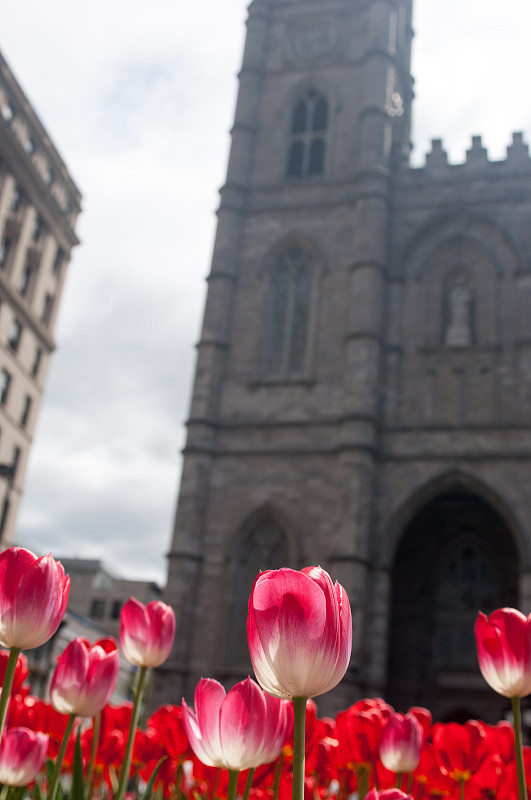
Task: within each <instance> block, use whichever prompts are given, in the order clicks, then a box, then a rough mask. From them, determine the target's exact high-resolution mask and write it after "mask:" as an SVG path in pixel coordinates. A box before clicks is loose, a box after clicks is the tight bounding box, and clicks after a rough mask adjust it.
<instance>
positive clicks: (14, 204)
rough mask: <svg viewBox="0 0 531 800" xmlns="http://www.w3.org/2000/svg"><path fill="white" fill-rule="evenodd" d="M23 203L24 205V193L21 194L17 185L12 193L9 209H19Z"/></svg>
mask: <svg viewBox="0 0 531 800" xmlns="http://www.w3.org/2000/svg"><path fill="white" fill-rule="evenodd" d="M21 205H22V195H21V193H20V191H19V190H18V189H17V187H16V186H15V187H14V188H13V193H12V195H11V202H10V204H9V210H10V211H18V209H19V208H20V206H21Z"/></svg>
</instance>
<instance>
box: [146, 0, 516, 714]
mask: <svg viewBox="0 0 531 800" xmlns="http://www.w3.org/2000/svg"><path fill="white" fill-rule="evenodd" d="M420 1H421V0H419V2H420ZM411 16H412V0H253V2H252V3H251V5H250V7H249V15H248V21H247V38H246V45H245V51H244V56H243V63H242V68H241V72H240V76H239V80H240V86H239V94H238V101H237V107H236V112H235V120H234V126H233V129H232V147H231V153H230V159H229V165H228V170H227V177H226V182H225V185H224V187H223V189H222V190H221V203H220V207H219V211H218V229H217V235H216V241H215V247H214V253H213V260H212V266H211V271H210V275H209V278H208V296H207V300H206V308H205V313H204V321H203V327H202V332H201V337H200V341H199V344H198V352H197V367H196V374H195V381H194V387H193V396H192V401H191V409H190V417H189V420H188V436H187V442H186V446H185V451H184V464H183V473H182V483H181V488H180V495H179V501H178V508H177V512H176V518H175V529H174V535H173V542H172V544H171V548H170V552H169V572H168V589H167V593H166V598H165V599H166V601H167V602H169V603H171V604H172V605H173V607H174V609H175V612H176V615H177V635H176V640H175V648H174V651H173V653H172V656H171V658H170V659H169V661H168V662H167V663H166V664H165V665H164V666H163V667H162V668H161V669H160V670H159V675H158V679H157V682H156V684H155V697H154V701H155V702H174V703H179V702H180V700H181V697H182V696H184V697H185V698H186V699H187V700H189V699H191V698H192V697H193V691H194V687H195V684H196V682H197V681H198V680H199V678H200V677H202V676H205V677H207V676H208V677H214V678H217V679H218V680H220V681H222V682H223V683H225V684H226V685H232V684H233V683H234V682H236V681H237V680H240V679H241V678H243V677H245V675H247V674H248V673H249V672H250V671H251V666H250V660H249V655H248V651H247V643H246V634H245V623H246V616H247V601H248V597H249V591H250V588H251V585H252V582H253V580H254V578H255V576H256V575H257V573H258V571H259V570H261V569H262V570H263V569H270V568H278V567H281V566H291V567H293V568H297V569H299V568H302V567H304V566H307V565H310V564H320V565H321V566H322V567H323V568H325V569H327V570H328V571H329V572H330V574H331V576H332V578H333V579H334V580H338V581H339V582H340V583H341V584H342V585H343V586H344V587H345V589H346V591H347V593H348V596H349V598H350V602H351V606H352V613H353V628H354V646H353V652H352V659H351V663H350V667H349V670H348V672H347V675H346V677H345V678H344V680H343V681H342V683H341V684H340V685H339V686H338V687H337V688H336V689H335V690H334V691H333V692H332V693H330V694H329V695H327V696H324V697H323V698H320V699H318V705H319V712H320V713H321V714H323V713H334V712H335V711H337V710H339V709H340V708H344V707H346V706H348V705H350V704H351V703H353V702H355V700H357V699H359V698H361V697H368V696H382V697H384V698H385V699H386V700H387V701H388V702H390V703H392V704H393V705H394V706H395V707H396V708H397V710H401V711H405V710H407V708H409V707H410V706H412V705H425V706H427V707H428V708H430V709H431V711H432V712H433V714H434V717H435V718H436V719H443V720H450V719H455V720H463V719H467V718H469V717H481V718H483V719H486V720H487V721H496V720H497V719H499V718H500V717H501V716H502V715H503V714H504V713H505V711H506V709H507V707H508V704H507V703H506V702H505V700H504V698H501V697H498V696H496V695H494V693H493V692H492V690H490V689H489V688H488V687H487V686H486V684H485V683H484V681H483V678H482V677H481V675H480V673H479V670H478V667H477V659H476V653H475V642H474V633H473V629H474V621H475V618H476V616H477V612H478V610H480V609H481V610H483V611H485V612H490V611H492V610H493V609H495V608H498V607H500V606H514V607H518V608H520V609H521V610H522V611H525V612H526V613H527V612H529V611H531V563H530V558H531V500H530V493H531V313H530V308H531V258H530V255H531V160H530V158H529V153H528V147H527V144H526V143H525V141H524V139H523V137H522V135H521V134H519V133H515V134H513V137H512V142H511V143H510V144H509V146H508V148H507V152H506V156H505V158H503V159H502V160H497V161H490V160H489V157H488V154H487V152H486V150H485V148H484V147H483V145H482V142H481V138H480V137H474V138H473V139H472V142H471V145H470V148H469V150H468V152H467V155H466V159H465V161H464V162H463V163H461V164H457V165H456V164H450V163H449V162H448V159H447V156H446V153H445V151H444V147H443V145H442V143H441V142H440V141H439V140H434V141H433V143H432V149H431V152H430V153H429V154H428V155H427V158H426V161H425V164H424V165H423V166H421V167H412V166H411V164H410V161H409V155H410V151H411V143H410V125H411V107H412V100H413V88H412V86H413V81H412V76H411V70H410V62H411V43H412V36H413V31H412V21H411Z"/></svg>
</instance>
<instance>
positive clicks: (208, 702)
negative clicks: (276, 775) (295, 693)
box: [182, 678, 293, 771]
mask: <svg viewBox="0 0 531 800" xmlns="http://www.w3.org/2000/svg"><path fill="white" fill-rule="evenodd" d="M182 710H183V724H184V728H185V730H186V733H187V735H188V738H189V740H190V744H191V746H192V749H193V751H194V753H195V754H196V756H197V757H198V758H199V759H200V760H201V761H202V762H203V763H204V764H206V765H207V766H210V767H225V768H226V769H229V770H237V771H239V770H244V769H251V768H254V767H258V766H259V765H260V764H268V763H269V762H270V761H274V760H275V759H276V758H278V756H279V755H280V751H281V750H282V747H283V745H284V742H285V741H286V738H287V737H288V736H289V735H290V733H291V728H292V724H293V721H292V710H291V704H289V703H286V702H284V701H282V700H278V699H277V698H275V697H271V696H270V695H268V694H266V693H265V692H263V691H262V690H261V689H260V687H259V686H257V684H256V683H255V682H254V681H252V680H251V678H246V679H245V680H244V681H241V682H240V683H237V684H236V686H233V688H232V689H231V690H230V691H229V692H228V693H225V689H224V688H223V686H222V685H221V684H220V683H218V682H217V681H214V680H211V679H210V678H203V679H202V680H200V681H199V683H198V684H197V687H196V690H195V711H194V710H193V709H191V708H189V707H188V706H187V705H186V703H185V702H184V700H183V703H182Z"/></svg>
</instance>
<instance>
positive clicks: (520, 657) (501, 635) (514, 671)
mask: <svg viewBox="0 0 531 800" xmlns="http://www.w3.org/2000/svg"><path fill="white" fill-rule="evenodd" d="M475 634H476V647H477V653H478V661H479V668H480V670H481V674H482V675H483V677H484V678H485V680H486V681H487V683H488V684H489V686H490V687H491V688H492V689H494V691H495V692H498V694H501V695H503V696H504V697H526V696H527V695H528V694H531V614H530V615H529V616H528V617H526V616H524V614H522V613H521V612H520V611H517V610H516V609H514V608H499V609H498V610H497V611H493V613H492V614H491V615H490V617H486V616H485V614H483V613H482V612H480V613H479V615H478V618H477V620H476V626H475Z"/></svg>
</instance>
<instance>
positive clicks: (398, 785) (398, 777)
mask: <svg viewBox="0 0 531 800" xmlns="http://www.w3.org/2000/svg"><path fill="white" fill-rule="evenodd" d="M403 774H404V773H403V772H397V773H396V788H397V789H400V790H401V789H402V777H403Z"/></svg>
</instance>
